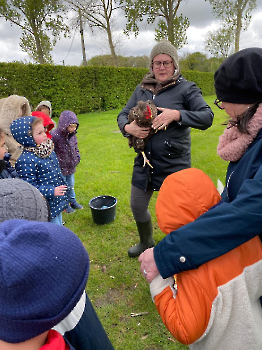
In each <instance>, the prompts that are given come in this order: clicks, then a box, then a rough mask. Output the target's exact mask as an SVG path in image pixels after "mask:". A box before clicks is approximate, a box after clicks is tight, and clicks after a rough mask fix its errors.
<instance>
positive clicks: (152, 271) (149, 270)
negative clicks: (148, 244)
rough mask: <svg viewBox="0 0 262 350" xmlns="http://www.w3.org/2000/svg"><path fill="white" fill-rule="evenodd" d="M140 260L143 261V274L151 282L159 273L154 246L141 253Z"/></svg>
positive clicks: (141, 266)
mask: <svg viewBox="0 0 262 350" xmlns="http://www.w3.org/2000/svg"><path fill="white" fill-rule="evenodd" d="M138 261H139V262H140V263H141V265H140V270H141V272H142V274H143V276H144V277H145V278H146V279H147V281H148V282H149V283H150V282H152V281H153V279H154V278H155V277H156V276H157V275H159V271H158V268H157V266H156V263H155V258H154V253H153V248H150V249H147V250H145V251H144V252H143V253H142V254H140V256H139V258H138Z"/></svg>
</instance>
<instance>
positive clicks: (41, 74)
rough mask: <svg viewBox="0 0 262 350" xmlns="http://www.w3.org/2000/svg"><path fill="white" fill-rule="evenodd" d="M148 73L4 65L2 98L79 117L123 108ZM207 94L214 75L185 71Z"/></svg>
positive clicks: (141, 70)
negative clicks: (44, 105)
mask: <svg viewBox="0 0 262 350" xmlns="http://www.w3.org/2000/svg"><path fill="white" fill-rule="evenodd" d="M146 73H147V69H144V68H115V67H71V66H67V67H64V66H49V65H33V64H28V65H25V64H21V63H0V98H3V97H7V96H9V95H13V94H16V95H21V96H25V97H26V98H27V99H28V100H29V102H30V104H31V106H32V109H34V108H35V107H36V106H37V104H38V103H39V102H40V101H41V100H49V101H51V103H52V108H53V116H55V117H58V116H59V115H60V113H61V112H62V111H63V110H66V109H69V110H72V111H74V112H75V113H76V114H79V113H86V112H91V111H94V110H108V109H114V108H122V107H123V106H124V105H125V104H126V102H127V101H128V99H129V98H130V96H131V94H132V92H133V91H134V89H135V87H136V85H137V84H139V83H140V82H141V80H142V78H143V76H144V75H145V74H146ZM183 75H184V77H185V78H186V79H187V80H191V81H194V82H195V83H196V84H197V86H198V87H199V88H201V90H202V92H203V95H212V94H214V87H213V85H214V81H213V74H212V73H201V72H193V71H187V72H183Z"/></svg>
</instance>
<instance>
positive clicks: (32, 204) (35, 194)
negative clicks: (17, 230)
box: [0, 178, 49, 222]
mask: <svg viewBox="0 0 262 350" xmlns="http://www.w3.org/2000/svg"><path fill="white" fill-rule="evenodd" d="M9 219H25V220H30V221H49V207H48V203H47V201H46V200H45V199H44V197H43V196H42V195H41V193H40V192H39V191H38V189H37V188H36V187H34V186H32V185H30V184H29V183H28V182H26V181H24V180H22V179H18V178H13V179H11V178H10V179H2V180H0V222H3V221H6V220H9Z"/></svg>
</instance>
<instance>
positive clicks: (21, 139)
mask: <svg viewBox="0 0 262 350" xmlns="http://www.w3.org/2000/svg"><path fill="white" fill-rule="evenodd" d="M35 119H36V117H33V116H29V117H21V118H18V119H16V120H14V121H13V123H12V124H11V125H10V130H11V133H12V135H13V138H14V139H15V140H16V141H17V142H18V143H20V144H21V145H23V146H25V147H35V146H36V143H35V141H34V139H33V135H32V126H31V125H32V122H33V121H34V120H35Z"/></svg>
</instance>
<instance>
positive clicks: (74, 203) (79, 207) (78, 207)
mask: <svg viewBox="0 0 262 350" xmlns="http://www.w3.org/2000/svg"><path fill="white" fill-rule="evenodd" d="M70 205H71V207H72V208H73V209H83V206H82V205H81V204H79V203H77V201H75V202H71V203H70Z"/></svg>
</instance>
